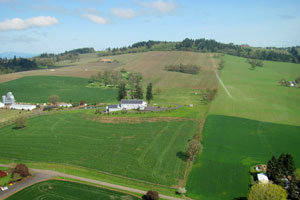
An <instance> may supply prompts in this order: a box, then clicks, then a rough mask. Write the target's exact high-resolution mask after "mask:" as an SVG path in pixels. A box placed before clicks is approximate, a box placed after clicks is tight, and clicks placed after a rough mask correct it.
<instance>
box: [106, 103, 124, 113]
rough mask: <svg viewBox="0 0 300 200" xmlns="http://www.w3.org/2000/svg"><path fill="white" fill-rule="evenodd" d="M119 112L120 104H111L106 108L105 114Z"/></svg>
mask: <svg viewBox="0 0 300 200" xmlns="http://www.w3.org/2000/svg"><path fill="white" fill-rule="evenodd" d="M119 110H122V106H121V104H111V105H109V106H106V111H107V112H114V111H119Z"/></svg>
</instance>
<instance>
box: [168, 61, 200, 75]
mask: <svg viewBox="0 0 300 200" xmlns="http://www.w3.org/2000/svg"><path fill="white" fill-rule="evenodd" d="M165 70H167V71H172V72H181V73H187V74H198V73H199V71H200V67H199V66H197V65H184V64H181V63H180V64H179V65H176V64H173V65H167V66H165Z"/></svg>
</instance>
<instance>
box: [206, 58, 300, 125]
mask: <svg viewBox="0 0 300 200" xmlns="http://www.w3.org/2000/svg"><path fill="white" fill-rule="evenodd" d="M223 60H224V61H225V66H224V69H223V70H222V71H221V78H222V80H223V82H224V84H225V86H226V87H227V89H228V91H229V92H230V94H231V95H232V97H233V98H230V97H229V96H228V94H227V93H226V92H225V90H224V89H223V87H222V86H220V87H219V92H218V96H217V98H216V100H215V101H214V102H213V103H212V106H211V107H210V114H218V115H228V116H236V117H243V118H248V119H253V120H258V121H265V122H273V123H280V124H289V125H300V103H299V102H300V89H297V88H291V87H283V86H280V85H279V81H280V80H281V79H282V78H285V79H286V80H288V81H294V80H295V79H296V78H297V77H299V76H300V65H299V64H293V63H283V62H273V61H264V66H263V67H262V68H260V67H256V68H255V69H254V70H250V69H249V68H250V64H249V63H248V62H247V60H246V59H245V58H240V57H235V56H229V55H225V56H224V57H223Z"/></svg>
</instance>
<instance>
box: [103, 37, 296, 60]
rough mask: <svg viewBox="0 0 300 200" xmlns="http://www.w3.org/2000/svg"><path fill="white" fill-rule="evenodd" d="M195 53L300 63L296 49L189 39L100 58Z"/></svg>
mask: <svg viewBox="0 0 300 200" xmlns="http://www.w3.org/2000/svg"><path fill="white" fill-rule="evenodd" d="M176 50H177V51H194V52H215V53H225V54H229V55H234V56H240V57H245V58H251V59H259V60H271V61H281V62H293V63H300V55H299V52H298V51H299V50H298V48H296V47H289V48H275V47H267V48H258V47H250V46H248V45H235V44H233V43H229V44H225V43H221V42H217V41H215V40H207V39H204V38H202V39H196V40H194V39H189V38H186V39H184V40H183V41H181V42H166V41H152V40H149V41H142V42H137V43H134V44H132V45H131V46H128V47H121V48H112V49H111V48H107V49H106V51H100V52H99V53H98V55H99V56H108V55H118V54H124V53H137V52H145V51H176Z"/></svg>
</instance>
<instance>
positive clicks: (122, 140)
mask: <svg viewBox="0 0 300 200" xmlns="http://www.w3.org/2000/svg"><path fill="white" fill-rule="evenodd" d="M92 116H93V115H92ZM90 117H91V115H89V114H85V112H84V111H81V112H66V113H60V114H53V115H47V116H39V117H35V118H32V119H30V120H29V123H28V125H27V127H26V128H24V129H19V130H18V129H13V127H14V125H10V126H6V127H4V128H1V129H0V137H1V140H0V146H1V152H2V154H1V158H2V159H8V160H9V159H10V160H12V159H18V160H24V161H25V162H26V161H27V162H30V161H35V162H43V163H47V162H48V163H60V164H63V163H66V164H71V165H75V166H82V167H86V168H90V169H94V170H100V171H105V172H109V173H112V174H116V175H122V176H125V177H130V178H135V179H139V180H144V181H148V182H153V183H159V184H163V185H168V186H171V185H174V184H178V181H179V180H180V179H182V178H183V176H184V171H185V167H186V163H185V162H184V161H182V160H181V159H180V158H179V157H177V155H176V154H177V153H178V152H180V151H185V148H186V145H187V142H188V140H189V139H191V138H192V137H193V135H194V133H195V132H196V131H197V130H198V123H197V122H195V121H191V120H181V121H178V120H175V121H174V120H172V119H168V120H167V121H162V122H142V123H133V124H130V123H117V124H113V123H101V122H96V121H92V120H88V119H87V118H90ZM12 144H13V145H12Z"/></svg>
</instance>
